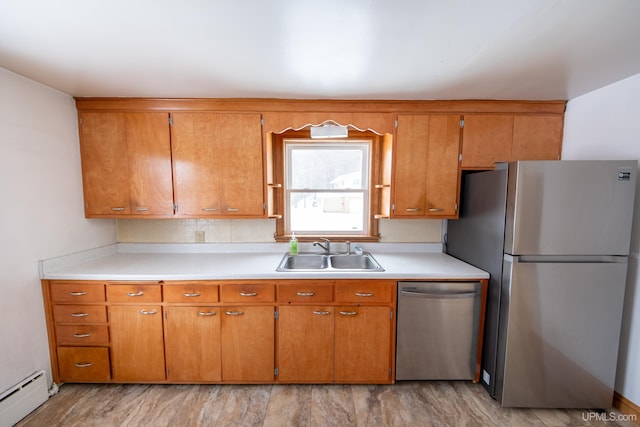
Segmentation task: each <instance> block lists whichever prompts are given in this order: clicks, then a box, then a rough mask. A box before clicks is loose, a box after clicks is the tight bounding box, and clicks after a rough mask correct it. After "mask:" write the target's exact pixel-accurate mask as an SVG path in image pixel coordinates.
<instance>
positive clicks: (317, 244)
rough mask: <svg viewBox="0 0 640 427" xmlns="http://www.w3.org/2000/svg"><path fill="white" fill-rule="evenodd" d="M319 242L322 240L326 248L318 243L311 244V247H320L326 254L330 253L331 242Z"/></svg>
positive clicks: (327, 240) (324, 240) (325, 240)
mask: <svg viewBox="0 0 640 427" xmlns="http://www.w3.org/2000/svg"><path fill="white" fill-rule="evenodd" d="M320 240H322V241H323V242H324V243H325V245H326V246H325V245H323V244H322V243H320V242H313V246H320V247H321V248H322V249H324V251H325V252H326V253H331V241H329V239H320Z"/></svg>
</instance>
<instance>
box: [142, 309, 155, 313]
mask: <svg viewBox="0 0 640 427" xmlns="http://www.w3.org/2000/svg"><path fill="white" fill-rule="evenodd" d="M140 314H158V310H155V309H153V310H140Z"/></svg>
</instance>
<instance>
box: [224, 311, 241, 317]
mask: <svg viewBox="0 0 640 427" xmlns="http://www.w3.org/2000/svg"><path fill="white" fill-rule="evenodd" d="M224 314H226V315H227V316H242V315H243V314H244V312H243V311H240V310H237V311H232V310H227V311H225V312H224Z"/></svg>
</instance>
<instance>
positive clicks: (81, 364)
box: [74, 362, 93, 368]
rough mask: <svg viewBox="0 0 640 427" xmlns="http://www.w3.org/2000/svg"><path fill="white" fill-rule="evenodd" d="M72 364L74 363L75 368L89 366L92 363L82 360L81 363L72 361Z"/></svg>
mask: <svg viewBox="0 0 640 427" xmlns="http://www.w3.org/2000/svg"><path fill="white" fill-rule="evenodd" d="M74 365H76V368H90V367H91V366H93V363H91V362H83V363H74Z"/></svg>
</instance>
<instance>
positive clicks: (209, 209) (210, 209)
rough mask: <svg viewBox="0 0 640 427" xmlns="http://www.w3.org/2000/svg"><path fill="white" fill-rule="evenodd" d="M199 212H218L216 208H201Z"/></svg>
mask: <svg viewBox="0 0 640 427" xmlns="http://www.w3.org/2000/svg"><path fill="white" fill-rule="evenodd" d="M201 210H202V211H205V212H215V211H217V210H218V208H202V209H201Z"/></svg>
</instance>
